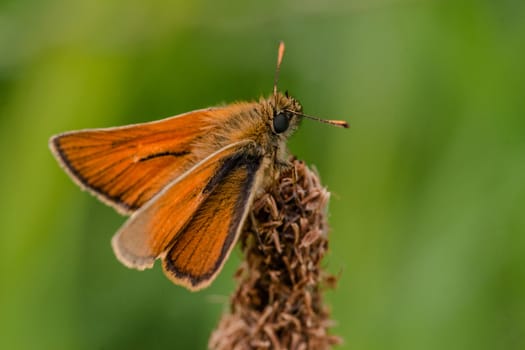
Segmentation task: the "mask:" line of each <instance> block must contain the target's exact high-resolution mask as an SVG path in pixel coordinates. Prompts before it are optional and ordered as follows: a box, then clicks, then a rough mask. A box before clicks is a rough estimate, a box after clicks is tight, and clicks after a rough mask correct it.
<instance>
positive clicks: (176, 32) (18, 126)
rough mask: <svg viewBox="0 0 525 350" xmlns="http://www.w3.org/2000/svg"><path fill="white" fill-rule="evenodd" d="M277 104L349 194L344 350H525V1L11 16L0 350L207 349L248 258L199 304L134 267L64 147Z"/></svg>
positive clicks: (330, 297)
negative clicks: (59, 152)
mask: <svg viewBox="0 0 525 350" xmlns="http://www.w3.org/2000/svg"><path fill="white" fill-rule="evenodd" d="M281 39H282V40H284V41H285V42H286V44H287V54H286V55H285V59H284V63H283V66H282V71H281V80H280V84H279V85H280V88H281V89H283V90H284V89H288V90H289V91H290V93H291V94H292V95H293V96H296V97H297V98H298V99H299V100H300V101H301V102H302V103H303V105H304V108H305V112H306V113H309V114H313V115H316V116H320V117H325V118H340V119H341V118H345V119H348V120H349V121H350V123H351V125H352V128H351V129H350V130H341V129H336V128H330V127H328V126H326V125H322V124H318V123H315V122H311V121H305V122H304V123H303V125H302V128H301V130H300V131H299V132H298V133H297V134H296V135H295V136H294V138H293V140H292V141H291V142H290V147H291V149H292V150H293V152H294V153H295V154H297V155H298V156H299V157H300V158H302V159H304V160H306V161H307V162H308V163H309V164H314V165H315V166H316V167H317V168H318V169H319V171H320V174H321V176H322V179H323V182H324V184H325V185H327V186H328V188H329V189H330V190H331V191H332V192H333V197H332V201H331V204H330V223H331V226H332V232H331V252H330V255H329V256H328V257H327V259H326V263H325V265H326V267H327V268H328V270H329V271H331V272H334V273H341V278H340V283H339V286H338V288H337V289H336V290H335V291H331V292H329V293H328V294H327V302H328V303H329V304H330V306H331V308H332V310H333V318H334V319H335V320H336V321H337V325H336V327H334V328H333V332H334V333H335V334H338V335H341V336H343V337H344V339H345V343H344V345H343V346H341V348H342V349H389V350H390V349H525V2H523V1H518V0H515V1H512V0H504V1H483V0H478V1H452V0H451V1H423V0H420V1H417V0H404V1H403V0H399V1H394V0H391V1H389V0H375V1H364V0H362V1H336V0H333V1H324V2H321V1H300V0H294V1H282V2H277V1H267V2H264V3H263V2H254V1H233V2H229V3H228V5H225V4H219V3H218V2H215V1H192V2H189V1H182V0H180V1H151V2H146V1H137V0H131V1H129V0H128V1H123V0H114V1H66V0H48V1H36V0H35V1H31V0H16V1H15V0H12V1H3V2H1V3H0V50H1V53H0V150H1V155H0V156H1V159H2V172H1V173H0V196H1V197H2V206H1V208H2V210H1V212H0V225H1V226H0V348H1V349H203V348H205V347H206V344H207V339H208V336H209V334H210V332H211V331H212V329H213V328H214V326H215V325H216V323H217V321H218V319H219V317H220V315H221V312H223V311H224V310H226V309H227V300H228V296H229V294H230V293H231V292H232V290H233V288H234V284H233V280H232V274H233V271H234V270H235V268H236V267H237V266H238V263H239V252H238V251H236V252H235V253H234V254H233V255H232V258H231V259H230V260H229V261H228V263H227V265H226V268H225V270H224V271H223V273H222V274H221V275H220V276H219V277H218V279H217V281H216V282H215V283H214V284H213V285H212V286H211V287H210V288H209V289H206V290H204V291H202V292H199V293H190V292H188V291H186V290H185V289H183V288H180V287H177V286H174V285H172V284H171V283H170V282H169V281H168V280H167V279H165V278H164V277H163V274H162V273H161V271H160V268H159V267H158V266H157V267H156V268H155V269H153V270H151V271H145V272H137V271H133V270H129V269H126V268H125V267H123V266H122V265H121V264H119V263H118V262H117V260H116V259H115V258H114V256H113V252H112V250H111V247H110V243H109V242H110V238H111V236H112V234H113V233H114V232H115V231H116V230H117V229H118V227H119V226H120V225H121V224H122V223H123V222H124V218H123V217H121V216H119V215H118V214H116V213H115V212H114V211H113V210H112V209H110V208H108V207H106V206H104V205H103V204H101V203H99V202H98V201H97V200H96V199H95V198H93V197H91V196H89V195H88V194H86V193H84V192H81V191H80V190H79V189H78V188H77V187H76V186H75V185H74V184H73V183H72V182H71V181H70V180H69V179H68V178H67V176H66V175H65V174H64V173H63V172H62V170H61V169H60V168H59V167H58V166H57V164H56V162H55V160H54V159H53V158H52V156H51V154H50V152H49V150H48V147H47V140H48V138H49V137H50V136H51V135H52V134H55V133H58V132H62V131H66V130H72V129H80V128H89V127H109V126H115V125H121V124H127V123H132V122H139V121H150V120H154V119H159V118H162V117H167V116H170V115H174V114H178V113H181V112H185V111H189V110H192V109H196V108H202V107H206V106H210V105H215V104H219V103H223V102H231V101H235V100H244V99H252V98H258V97H259V96H260V95H261V94H262V95H267V94H269V93H270V92H271V88H272V81H273V74H274V66H275V59H276V53H277V43H278V41H279V40H281Z"/></svg>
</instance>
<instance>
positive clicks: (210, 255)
mask: <svg viewBox="0 0 525 350" xmlns="http://www.w3.org/2000/svg"><path fill="white" fill-rule="evenodd" d="M261 161H262V159H261V158H260V157H244V156H238V155H236V156H234V157H230V158H229V159H227V161H226V162H223V165H222V167H221V170H220V171H221V172H223V176H222V177H221V179H220V181H219V182H218V183H217V185H216V186H215V189H214V190H213V192H212V193H211V194H210V195H209V196H208V198H206V200H205V201H204V202H203V203H202V205H201V206H200V207H199V209H198V210H197V212H196V213H195V215H193V217H192V218H191V220H190V221H189V222H188V223H187V224H186V225H185V226H184V228H183V230H182V231H181V232H180V233H178V234H177V235H176V236H175V238H174V241H173V244H172V246H171V247H170V249H169V251H168V252H167V254H166V255H165V256H164V258H163V268H164V272H165V274H166V275H167V276H168V277H169V278H170V279H171V280H172V281H173V282H174V283H176V284H180V285H183V286H185V287H187V288H189V289H191V290H198V289H202V288H204V287H206V286H208V285H209V284H210V283H211V282H212V281H213V280H214V279H215V276H216V275H217V273H218V272H219V271H220V270H221V268H222V266H223V265H224V262H225V261H226V259H227V257H228V255H229V254H230V252H231V250H232V248H233V246H234V244H235V242H236V241H237V238H238V236H239V234H240V232H241V230H242V226H243V223H244V220H245V218H246V215H247V213H248V211H249V208H250V206H251V202H252V199H253V195H254V193H255V190H256V188H257V187H258V185H259V182H260V177H261V171H262V170H261V169H262V167H261Z"/></svg>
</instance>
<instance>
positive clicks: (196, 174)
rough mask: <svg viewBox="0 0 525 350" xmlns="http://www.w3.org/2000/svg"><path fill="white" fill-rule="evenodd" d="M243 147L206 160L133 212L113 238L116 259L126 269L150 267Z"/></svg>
mask: <svg viewBox="0 0 525 350" xmlns="http://www.w3.org/2000/svg"><path fill="white" fill-rule="evenodd" d="M246 144H247V141H242V142H238V143H235V144H232V145H229V146H227V147H224V148H223V149H221V150H219V151H217V152H215V153H213V154H212V155H210V156H208V157H207V158H206V159H204V160H202V161H201V162H199V163H198V164H197V165H195V166H194V167H193V168H191V169H190V170H188V171H187V172H186V173H185V174H184V175H182V176H181V177H179V178H178V179H177V180H175V181H173V182H172V183H171V184H170V185H168V186H166V187H165V188H164V189H163V190H162V191H161V192H159V193H158V194H157V195H156V196H155V197H153V198H152V199H151V200H150V202H148V203H147V204H146V205H144V206H143V207H142V208H141V209H139V210H138V211H137V212H135V213H134V214H133V215H132V216H131V218H130V219H129V220H128V221H127V222H126V223H125V224H124V226H123V227H122V228H121V229H120V230H119V232H117V234H116V235H115V236H114V237H113V240H112V244H113V249H114V251H115V254H116V255H117V257H118V259H119V260H120V261H121V262H122V263H123V264H124V265H126V266H128V267H133V268H137V269H145V268H149V267H152V266H153V263H154V261H155V259H157V258H158V257H160V256H161V255H162V254H164V253H165V252H166V250H167V249H168V248H169V246H170V245H171V244H172V242H173V241H174V239H175V238H176V237H177V236H178V235H179V234H180V233H181V232H182V231H184V228H185V227H187V226H188V223H189V222H190V221H191V219H192V218H193V217H195V216H196V213H198V212H200V209H199V208H202V207H203V205H204V204H203V203H205V202H206V201H207V200H208V199H209V198H210V195H211V194H212V193H215V189H216V188H217V187H218V186H219V185H220V184H222V183H223V178H225V177H226V176H227V175H229V173H230V172H231V171H232V170H233V169H230V167H231V166H232V165H235V164H232V162H231V161H230V160H231V159H236V157H239V156H238V155H239V154H242V149H243V146H245V145H246ZM234 195H235V194H234Z"/></svg>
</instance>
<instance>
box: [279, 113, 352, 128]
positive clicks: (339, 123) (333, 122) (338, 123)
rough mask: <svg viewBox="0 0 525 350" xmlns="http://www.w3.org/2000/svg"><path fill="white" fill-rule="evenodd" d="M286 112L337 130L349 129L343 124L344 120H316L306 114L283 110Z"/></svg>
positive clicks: (345, 123)
mask: <svg viewBox="0 0 525 350" xmlns="http://www.w3.org/2000/svg"><path fill="white" fill-rule="evenodd" d="M285 111H286V112H290V113H292V114H297V115H300V116H301V117H305V118H308V119H312V120H315V121H318V122H321V123H325V124H330V125H333V126H337V127H339V128H345V129H348V128H349V127H350V125H348V123H347V122H345V121H344V120H329V119H321V118H317V117H313V116H311V115H307V114H303V113H299V112H295V111H292V110H289V109H285Z"/></svg>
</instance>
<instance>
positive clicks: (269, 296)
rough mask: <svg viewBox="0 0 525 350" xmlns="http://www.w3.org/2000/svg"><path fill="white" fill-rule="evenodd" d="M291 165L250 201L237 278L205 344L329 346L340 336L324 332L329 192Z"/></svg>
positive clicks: (329, 281)
mask: <svg viewBox="0 0 525 350" xmlns="http://www.w3.org/2000/svg"><path fill="white" fill-rule="evenodd" d="M293 165H294V166H293V168H292V169H291V170H290V171H287V172H284V173H283V174H282V175H281V177H280V178H279V179H278V181H276V182H275V183H274V184H273V186H271V188H269V189H267V191H266V192H265V193H264V194H262V195H261V196H259V197H258V198H257V199H256V200H255V201H254V204H253V208H252V212H251V213H250V216H249V218H248V220H247V224H246V227H245V229H244V232H243V234H242V236H241V238H240V242H241V249H242V251H243V253H244V261H243V262H242V264H241V266H240V268H239V270H238V271H237V273H236V279H237V281H238V283H239V284H238V286H237V290H236V291H235V293H234V295H233V296H232V297H231V310H230V313H229V314H226V315H224V316H223V317H222V319H221V321H220V323H219V326H218V327H217V329H216V330H215V331H214V332H213V334H212V335H211V338H210V341H209V347H210V349H213V350H225V349H239V350H241V349H243V350H244V349H270V348H271V349H293V350H295V349H330V348H331V347H332V345H335V344H339V343H340V342H341V339H340V338H338V337H336V336H333V335H330V334H328V328H329V327H331V326H332V325H333V322H332V321H331V320H330V319H329V312H328V310H327V308H326V307H325V306H324V305H323V299H322V290H323V287H326V288H333V287H334V286H335V281H336V278H335V277H334V276H332V275H328V274H327V273H325V272H324V271H323V270H322V269H321V266H320V264H321V259H322V258H323V256H324V254H325V253H326V250H327V248H328V238H327V231H328V227H327V223H326V210H327V209H326V208H327V205H328V199H329V196H330V195H329V193H328V191H327V190H326V189H325V188H324V187H322V186H321V184H320V181H319V178H318V176H317V174H316V173H315V172H313V171H312V170H310V169H308V168H307V167H306V166H305V165H304V163H302V162H300V161H297V160H296V161H294V163H293Z"/></svg>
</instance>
